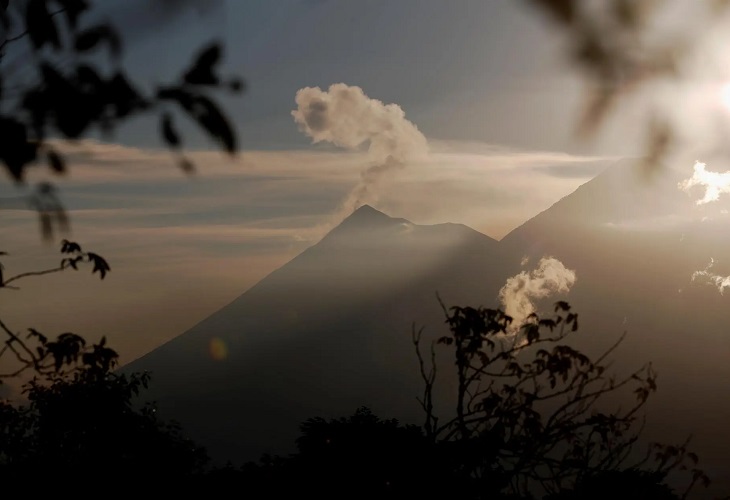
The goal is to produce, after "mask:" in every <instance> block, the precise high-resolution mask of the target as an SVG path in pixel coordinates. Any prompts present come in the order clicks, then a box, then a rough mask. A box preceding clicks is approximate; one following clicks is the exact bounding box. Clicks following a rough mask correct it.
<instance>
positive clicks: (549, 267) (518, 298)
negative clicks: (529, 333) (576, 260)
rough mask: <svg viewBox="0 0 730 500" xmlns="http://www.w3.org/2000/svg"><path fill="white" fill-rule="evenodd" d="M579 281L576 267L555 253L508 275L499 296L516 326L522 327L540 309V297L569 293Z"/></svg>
mask: <svg viewBox="0 0 730 500" xmlns="http://www.w3.org/2000/svg"><path fill="white" fill-rule="evenodd" d="M575 281H576V276H575V271H573V270H571V269H568V268H566V267H565V265H563V263H562V262H560V261H559V260H558V259H556V258H554V257H543V258H542V259H540V262H539V263H538V265H537V268H536V269H533V270H532V271H529V272H528V271H522V272H521V273H519V274H517V275H515V276H512V277H511V278H508V279H507V281H506V283H505V284H504V286H503V287H502V289H501V290H500V291H499V300H500V302H501V303H502V308H503V309H504V312H505V313H507V314H508V315H509V316H512V319H513V320H514V321H513V325H514V328H515V329H519V328H520V327H521V326H522V325H523V324H524V322H525V320H526V319H527V317H528V316H529V315H530V314H532V313H534V312H536V311H537V308H536V305H535V302H536V301H537V300H540V299H544V298H547V297H550V296H551V295H555V294H558V293H568V291H570V289H571V287H572V286H573V285H574V284H575Z"/></svg>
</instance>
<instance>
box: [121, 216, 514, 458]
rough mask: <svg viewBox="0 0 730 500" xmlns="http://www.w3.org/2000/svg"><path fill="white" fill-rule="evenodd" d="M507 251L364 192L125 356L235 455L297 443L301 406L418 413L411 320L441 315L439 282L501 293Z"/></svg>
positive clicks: (315, 411) (202, 431) (200, 434)
mask: <svg viewBox="0 0 730 500" xmlns="http://www.w3.org/2000/svg"><path fill="white" fill-rule="evenodd" d="M504 260H505V258H504V256H503V255H502V254H501V252H500V246H499V244H498V242H497V241H496V240H494V239H492V238H489V237H488V236H485V235H483V234H481V233H478V232H476V231H474V230H472V229H470V228H468V227H466V226H463V225H460V224H440V225H435V226H420V225H416V224H413V223H411V222H409V221H407V220H405V219H395V218H391V217H388V216H387V215H385V214H383V213H381V212H379V211H377V210H375V209H374V208H372V207H370V206H367V205H366V206H363V207H361V208H360V209H358V210H357V211H356V212H354V213H353V214H352V215H351V216H350V217H348V218H347V219H346V220H345V221H343V222H342V223H341V224H340V225H339V226H338V227H336V228H335V229H334V230H332V231H331V232H330V233H329V234H328V235H327V236H325V237H324V238H323V239H322V240H321V241H320V242H319V243H317V244H316V245H314V246H313V247H311V248H309V249H308V250H306V251H305V252H303V253H302V254H300V255H299V256H298V257H296V258H295V259H293V260H292V261H291V262H289V263H288V264H286V265H285V266H283V267H282V268H280V269H278V270H276V271H274V272H273V273H271V274H270V275H269V276H267V277H266V278H265V279H263V280H262V281H261V282H259V283H258V284H257V285H256V286H254V287H253V288H251V289H250V290H248V291H247V292H246V293H244V294H243V295H241V296H240V297H238V298H237V299H236V300H234V301H233V302H232V303H230V304H229V305H227V306H225V307H224V308H223V309H221V310H220V311H218V312H217V313H215V314H213V315H212V316H210V317H209V318H207V319H205V320H204V321H202V322H201V323H199V324H198V325H196V326H195V327H193V328H192V329H190V330H189V331H187V332H185V333H183V334H182V335H180V336H179V337H177V338H175V339H174V340H172V341H171V342H169V343H167V344H165V345H163V346H161V347H159V348H158V349H155V350H154V351H152V352H151V353H149V354H147V355H146V356H144V357H142V358H140V359H139V360H137V361H135V362H133V363H131V364H130V365H128V366H127V367H126V368H125V369H126V370H130V371H131V370H133V371H137V370H149V371H150V372H152V374H153V381H154V382H153V384H152V390H153V393H152V396H153V397H154V398H155V399H158V400H159V403H160V406H161V409H162V411H163V412H165V413H166V414H167V415H168V416H172V417H174V418H176V419H178V420H180V421H181V423H182V424H183V425H184V427H185V429H186V430H187V431H188V432H189V433H190V434H191V435H192V436H193V437H195V438H197V439H199V441H200V442H201V443H205V444H206V446H208V447H209V448H210V450H211V452H213V454H214V455H215V456H217V457H223V458H231V459H234V460H236V461H240V460H250V459H256V458H258V457H259V456H260V454H261V453H263V452H285V451H287V450H290V449H291V447H292V445H293V443H294V438H295V437H296V436H297V432H298V424H299V423H301V422H302V421H303V420H304V419H306V418H309V417H312V416H329V417H336V416H342V415H346V414H350V413H352V412H353V411H354V410H355V409H356V408H357V407H358V406H361V405H367V406H370V407H371V408H372V409H373V410H374V411H376V412H379V413H381V414H383V415H388V416H396V417H400V418H403V419H405V420H408V421H413V422H420V421H421V419H422V415H421V413H420V410H419V409H418V407H417V402H416V397H417V396H419V395H420V394H421V391H422V385H421V381H420V378H419V375H418V365H417V359H416V357H415V353H414V348H413V345H412V343H411V327H412V324H413V323H414V322H415V323H416V324H418V325H419V326H423V325H428V327H429V328H430V329H431V330H434V331H435V330H439V329H443V328H444V327H443V323H444V317H443V314H442V311H441V308H440V305H439V303H438V300H437V298H436V293H437V292H438V293H439V294H441V296H442V298H443V299H444V301H446V303H448V304H466V303H473V304H474V305H479V303H485V304H487V303H489V304H490V305H496V303H495V298H496V295H497V290H498V288H499V287H498V286H497V285H498V284H500V283H503V282H504V279H505V278H506V276H505V275H504V269H505V267H507V266H505V265H503V264H502V261H504ZM475 301H478V303H476V302H475ZM211 348H212V349H214V350H215V349H218V351H221V352H218V354H217V357H218V358H223V359H215V357H216V356H214V355H212V354H211ZM222 351H225V357H224V356H223V355H222V354H223V353H222Z"/></svg>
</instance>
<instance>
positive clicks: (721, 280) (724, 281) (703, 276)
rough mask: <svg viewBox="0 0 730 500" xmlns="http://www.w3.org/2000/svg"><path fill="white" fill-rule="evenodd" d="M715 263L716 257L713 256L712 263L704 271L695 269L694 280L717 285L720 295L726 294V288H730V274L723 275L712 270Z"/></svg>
mask: <svg viewBox="0 0 730 500" xmlns="http://www.w3.org/2000/svg"><path fill="white" fill-rule="evenodd" d="M714 265H715V259H713V258H711V259H710V263H709V264H708V265H707V267H706V268H705V269H703V270H702V271H695V272H694V273H692V281H702V282H704V283H707V284H708V285H713V286H715V287H717V290H718V291H719V292H720V295H724V294H725V289H726V288H730V276H721V275H719V274H715V273H713V272H712V271H711V269H712V267H713V266H714Z"/></svg>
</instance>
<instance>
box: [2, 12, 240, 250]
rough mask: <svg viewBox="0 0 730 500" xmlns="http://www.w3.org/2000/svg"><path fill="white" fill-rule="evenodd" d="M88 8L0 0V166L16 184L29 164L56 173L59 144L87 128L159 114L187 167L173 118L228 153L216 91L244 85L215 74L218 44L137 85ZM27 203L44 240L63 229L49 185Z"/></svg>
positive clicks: (61, 164) (229, 138) (62, 158)
mask: <svg viewBox="0 0 730 500" xmlns="http://www.w3.org/2000/svg"><path fill="white" fill-rule="evenodd" d="M95 5H98V4H94V3H93V2H92V1H90V0H18V1H12V2H8V1H5V2H0V136H2V137H3V140H2V142H1V143H0V168H3V169H4V170H5V171H6V172H7V173H8V174H9V175H10V177H11V178H12V179H13V180H14V181H16V182H18V183H22V182H24V181H25V179H26V172H27V170H28V168H29V167H31V166H33V165H35V164H38V163H46V164H47V165H48V168H49V169H50V172H51V173H52V174H54V175H61V174H64V173H66V172H67V170H68V168H67V157H66V154H65V153H64V150H63V147H62V145H63V141H75V140H78V139H81V138H83V137H87V136H89V134H93V133H99V134H101V135H102V136H104V137H109V136H110V135H111V134H112V133H113V132H114V131H115V130H116V129H117V128H118V127H119V126H120V125H122V124H123V123H126V122H128V121H129V120H130V119H134V118H136V117H141V116H147V117H153V118H154V119H156V120H158V123H159V134H160V139H161V141H162V142H163V144H165V145H166V146H167V147H168V148H169V149H170V151H171V152H172V154H173V155H174V156H175V157H176V158H177V160H178V162H179V164H180V167H181V168H182V169H183V170H185V171H186V172H189V171H191V170H192V169H193V163H192V162H191V161H190V160H189V159H188V158H187V157H186V156H185V154H184V150H183V146H184V140H183V139H184V138H183V135H182V134H181V132H180V129H179V128H178V122H179V120H180V118H182V117H185V118H186V119H189V120H190V121H191V122H192V123H193V124H195V125H196V126H197V127H198V129H199V130H200V131H201V132H203V134H204V135H206V136H207V137H208V138H210V139H212V140H213V142H214V143H215V144H216V145H217V146H218V147H219V148H220V149H221V150H223V151H224V152H226V153H228V154H230V155H234V154H235V153H236V152H237V150H238V141H237V137H236V133H235V130H234V127H233V125H232V123H231V122H230V121H229V119H228V118H227V116H226V114H225V113H224V111H223V110H222V108H221V106H220V105H219V104H218V102H217V94H218V93H219V92H220V91H227V92H230V93H234V94H237V93H240V92H242V91H243V90H244V84H243V82H242V81H241V80H240V79H239V78H237V77H235V76H225V77H224V76H222V75H221V74H220V71H219V66H220V62H221V60H222V57H223V45H222V43H220V42H218V41H213V42H211V43H209V44H208V45H206V46H204V47H202V48H201V49H200V50H199V52H198V53H197V54H194V55H193V57H192V58H191V61H190V63H189V65H188V66H187V67H185V68H182V69H181V71H180V72H179V74H178V76H177V78H175V79H174V80H172V81H168V82H164V83H155V84H154V85H151V86H150V85H142V84H141V83H140V82H135V81H134V79H133V77H132V76H133V75H132V74H131V72H130V71H129V70H128V69H127V68H125V67H124V64H123V59H122V55H123V49H124V43H123V40H122V36H121V34H120V33H119V32H118V31H117V30H116V28H115V27H114V26H113V25H112V24H111V23H108V22H104V21H101V22H92V19H93V14H94V13H96V14H97V16H96V17H97V19H99V16H98V12H95V11H97V10H98V9H97V8H96V7H95ZM168 8H174V7H173V6H169V7H168ZM90 14H92V15H90ZM90 18H91V19H90ZM31 203H32V205H33V206H34V207H36V208H37V209H38V211H39V214H41V230H42V234H43V236H44V237H45V238H46V239H51V238H52V236H53V231H54V223H58V226H59V228H60V229H63V228H64V227H65V226H67V224H68V220H67V218H66V215H65V211H64V208H63V206H62V204H61V203H60V201H59V199H58V197H57V196H56V195H55V193H54V190H53V188H52V186H51V185H50V184H48V183H43V184H41V185H39V189H38V190H37V192H36V193H35V194H34V195H33V196H32V199H31Z"/></svg>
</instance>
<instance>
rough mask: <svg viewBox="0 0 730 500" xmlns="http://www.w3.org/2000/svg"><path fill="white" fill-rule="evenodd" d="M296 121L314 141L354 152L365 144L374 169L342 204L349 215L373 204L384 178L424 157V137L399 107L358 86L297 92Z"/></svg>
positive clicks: (306, 89) (317, 88) (336, 85)
mask: <svg viewBox="0 0 730 500" xmlns="http://www.w3.org/2000/svg"><path fill="white" fill-rule="evenodd" d="M295 100H296V103H297V109H295V110H294V111H292V116H293V117H294V121H295V122H296V123H297V124H298V125H299V128H300V130H301V131H302V132H304V133H305V134H306V135H307V136H309V137H311V138H312V142H314V143H318V142H323V141H324V142H329V143H332V144H334V145H336V146H339V147H342V148H345V149H350V150H358V149H360V148H362V147H363V146H365V145H367V152H368V156H369V158H370V160H371V161H372V163H373V164H372V165H371V166H370V167H369V168H367V169H366V170H365V171H363V172H362V173H361V176H360V182H359V184H358V185H357V186H356V187H355V188H354V189H353V190H352V192H351V193H350V194H349V195H348V197H347V199H346V200H345V202H344V204H343V207H342V213H344V214H345V215H349V213H350V212H352V211H353V210H355V209H356V208H358V207H359V206H360V205H362V204H363V203H368V202H372V201H375V199H376V195H377V193H376V190H375V188H376V186H377V184H378V183H379V182H380V180H381V178H382V177H383V175H385V174H387V173H388V172H390V171H392V170H394V169H397V168H399V167H402V166H404V165H405V164H407V163H409V162H412V161H415V160H419V159H422V158H425V157H426V156H427V155H428V142H427V140H426V137H425V136H424V135H423V134H422V133H421V132H420V131H419V130H418V127H416V126H415V125H414V124H413V123H412V122H410V121H408V120H407V119H406V117H405V112H404V111H403V110H402V109H401V107H400V106H398V105H397V104H384V103H383V102H382V101H379V100H377V99H371V98H370V97H368V96H367V95H365V93H364V92H363V90H362V89H361V88H360V87H352V86H349V85H346V84H344V83H335V84H333V85H330V87H329V89H327V90H326V91H324V90H322V89H320V88H319V87H305V88H303V89H300V90H298V91H297V94H296V99H295Z"/></svg>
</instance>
